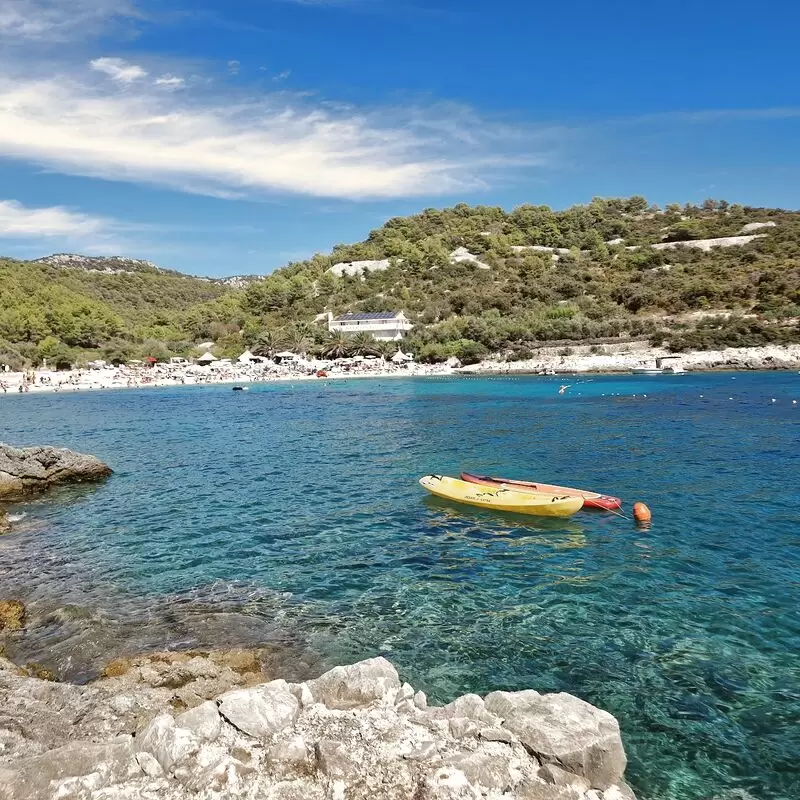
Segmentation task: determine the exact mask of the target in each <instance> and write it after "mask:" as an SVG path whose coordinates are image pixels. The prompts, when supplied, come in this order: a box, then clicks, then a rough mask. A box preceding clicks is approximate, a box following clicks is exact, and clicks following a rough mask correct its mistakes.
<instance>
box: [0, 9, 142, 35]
mask: <svg viewBox="0 0 800 800" xmlns="http://www.w3.org/2000/svg"><path fill="white" fill-rule="evenodd" d="M138 16H139V14H138V12H137V11H136V9H135V8H134V6H133V5H132V4H131V3H130V2H128V0H0V40H3V41H6V42H7V43H8V44H13V43H22V42H30V41H39V42H64V41H69V40H71V39H73V38H76V37H77V38H81V39H85V38H87V37H89V36H92V35H95V34H97V33H99V32H100V31H101V30H103V29H105V28H106V27H108V26H109V25H110V24H113V23H114V22H115V21H117V20H120V19H123V18H135V17H138Z"/></svg>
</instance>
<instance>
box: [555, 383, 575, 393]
mask: <svg viewBox="0 0 800 800" xmlns="http://www.w3.org/2000/svg"><path fill="white" fill-rule="evenodd" d="M570 386H572V384H571V383H565V384H564V385H563V386H561V387H560V388H559V390H558V393H559V394H564V392H566V391H567V389H569V387H570Z"/></svg>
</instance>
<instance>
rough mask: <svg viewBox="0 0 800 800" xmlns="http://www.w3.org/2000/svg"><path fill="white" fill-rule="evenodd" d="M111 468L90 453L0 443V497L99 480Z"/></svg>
mask: <svg viewBox="0 0 800 800" xmlns="http://www.w3.org/2000/svg"><path fill="white" fill-rule="evenodd" d="M111 472H112V470H111V467H109V466H108V465H107V464H104V463H103V462H102V461H100V460H99V459H98V458H95V457H94V456H89V455H84V454H83V453H74V452H72V450H67V449H65V448H58V447H25V448H18V447H11V446H10V445H7V444H2V443H0V500H3V501H13V500H19V499H22V498H24V497H25V496H26V495H29V494H33V493H35V492H41V491H44V490H46V489H49V488H50V487H51V486H57V485H59V484H64V483H83V482H91V481H100V480H103V479H104V478H107V477H108V476H109V475H111Z"/></svg>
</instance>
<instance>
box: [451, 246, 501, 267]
mask: <svg viewBox="0 0 800 800" xmlns="http://www.w3.org/2000/svg"><path fill="white" fill-rule="evenodd" d="M450 263H451V264H458V263H468V264H472V265H474V266H475V267H477V268H478V269H491V267H490V266H489V265H488V264H485V263H484V262H483V261H481V260H480V259H479V258H478V256H476V255H474V254H473V253H470V251H469V250H467V248H466V247H457V248H456V249H455V250H453V252H452V253H450Z"/></svg>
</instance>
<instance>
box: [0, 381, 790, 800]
mask: <svg viewBox="0 0 800 800" xmlns="http://www.w3.org/2000/svg"><path fill="white" fill-rule="evenodd" d="M735 377H736V382H735V384H734V385H735V386H736V393H735V395H734V394H733V393H732V392H731V390H730V387H731V383H730V380H731V376H729V375H723V374H718V375H687V376H681V377H679V378H676V379H674V380H673V379H670V378H666V379H663V378H653V379H650V378H630V377H627V378H626V377H619V378H603V379H599V378H598V379H594V380H593V381H592V382H590V383H589V382H587V383H586V384H583V385H582V386H581V396H580V397H569V396H558V394H557V389H558V382H557V381H553V380H550V379H546V378H538V379H537V378H531V379H519V378H517V379H497V378H495V379H491V380H486V379H468V380H437V381H428V382H425V381H396V382H391V383H390V382H383V383H382V384H381V383H374V382H362V383H356V382H347V383H342V384H332V385H331V386H324V385H320V384H313V385H302V386H300V385H298V386H296V387H291V386H265V387H254V388H253V390H252V391H251V392H248V393H247V394H246V395H244V394H243V395H242V396H236V395H235V394H233V393H231V392H230V391H224V390H221V389H215V388H209V389H175V390H164V391H148V392H125V393H113V394H111V393H97V394H94V393H93V394H91V395H83V396H76V395H70V396H67V395H57V396H50V397H47V396H36V397H25V398H19V399H18V398H10V399H8V400H7V401H4V402H2V403H1V404H0V413H2V414H3V417H2V419H3V424H4V430H3V434H2V435H3V438H4V439H6V440H10V441H15V442H19V443H20V444H24V443H34V442H37V441H42V440H47V441H50V442H53V443H55V444H63V445H65V446H72V447H74V448H77V449H82V450H86V451H89V452H94V453H96V454H97V455H99V456H100V457H102V458H105V459H106V460H107V461H109V462H110V463H111V464H112V466H114V467H116V468H117V472H116V474H115V475H114V477H113V478H112V479H111V480H110V481H109V482H108V483H107V484H104V485H101V486H99V487H96V488H89V487H78V488H77V489H70V490H64V491H62V492H60V493H59V494H58V496H57V499H55V500H51V499H40V500H37V501H35V502H32V503H30V504H26V505H25V506H24V507H22V508H19V509H15V512H24V513H26V514H27V516H26V517H25V519H23V520H22V521H21V522H20V523H18V532H17V533H15V534H13V535H12V536H10V537H9V536H6V537H0V574H2V576H3V590H2V591H3V594H9V595H18V596H20V597H21V598H22V599H24V600H25V601H26V602H27V603H28V604H29V607H30V608H31V620H32V626H31V630H30V632H29V633H27V634H24V635H21V636H16V637H15V638H14V640H13V641H12V647H13V648H16V650H15V652H18V653H20V654H22V655H23V656H24V657H25V658H31V659H32V660H37V661H40V662H44V663H50V664H52V665H55V666H56V667H58V668H59V669H60V670H61V671H62V672H64V673H68V674H70V675H73V676H75V677H77V678H79V679H83V678H85V677H87V676H89V675H90V674H91V673H92V670H94V669H96V666H97V664H98V663H101V662H104V661H107V660H108V659H109V658H110V657H113V656H114V655H117V654H119V653H131V652H137V651H140V650H146V649H162V648H164V647H203V646H215V645H216V646H225V645H228V644H258V643H261V642H274V643H276V645H280V646H281V647H283V648H285V649H284V650H283V651H282V652H284V653H286V658H285V664H284V667H285V671H286V672H287V673H288V674H294V673H292V670H294V671H295V673H297V674H298V675H300V674H303V673H310V672H313V671H315V670H316V671H319V670H320V669H322V668H323V666H325V665H330V664H332V663H334V662H343V661H352V660H354V659H357V658H362V657H366V656H371V655H375V654H376V653H383V654H385V655H387V656H388V657H390V658H391V659H392V660H393V661H394V662H395V663H396V664H397V666H398V668H399V669H400V670H401V671H402V673H403V675H404V677H406V678H408V679H409V680H410V681H411V682H412V683H414V684H415V685H417V686H419V687H420V688H423V689H425V690H426V691H427V692H428V693H429V694H430V695H431V697H432V698H433V699H435V700H439V701H445V700H449V699H452V697H453V696H455V695H456V694H460V693H463V692H465V691H477V692H481V693H483V692H487V691H490V690H492V689H497V688H507V689H519V688H526V687H535V688H537V689H539V690H542V691H562V690H563V691H571V692H574V693H576V694H578V695H579V696H581V697H584V698H586V699H587V700H589V701H591V702H594V703H596V704H597V705H599V706H601V707H603V708H606V709H608V710H609V711H611V712H612V713H614V714H615V715H616V716H617V717H618V718H619V719H620V722H621V725H622V729H623V732H624V738H625V743H626V747H627V749H628V753H629V756H630V767H629V775H630V778H631V781H632V783H633V784H634V786H635V787H636V788H637V790H638V792H639V795H640V797H642V798H643V800H706V798H709V797H713V796H715V795H719V796H720V797H724V796H725V793H726V792H728V791H733V790H745V791H747V792H749V793H750V795H752V796H753V797H755V798H758V799H759V800H789V799H790V798H791V799H792V800H796V798H797V797H800V780H799V779H798V772H797V753H799V752H800V724H798V717H799V716H800V673H799V672H798V659H797V653H798V652H800V620H798V616H797V605H798V599H799V598H798V591H797V590H798V586H799V585H800V562H799V561H798V557H797V554H798V552H800V538H798V537H800V525H798V512H797V508H798V507H800V495H799V494H798V486H800V481H797V480H789V478H790V476H794V475H798V474H800V441H799V439H800V437H799V436H798V430H799V429H800V425H799V424H798V423H800V417H798V414H800V412H798V411H797V410H796V408H795V410H794V411H793V410H792V406H791V405H790V400H787V402H786V403H783V401H782V400H781V401H780V402H778V403H775V404H772V403H771V402H770V399H771V398H772V397H776V398H779V399H780V398H787V399H788V398H791V397H792V393H793V392H794V393H796V394H795V396H798V395H800V391H798V378H797V376H792V375H780V374H752V375H751V374H748V375H744V374H743V375H737V376H735ZM634 394H635V395H636V397H634V396H633V395H634ZM643 394H647V398H644V397H643V396H642V395H643ZM611 395H619V397H617V396H614V397H611ZM700 395H702V396H703V397H702V398H701V397H700ZM731 396H734V397H735V400H734V401H729V400H728V397H731ZM622 397H624V402H620V398H622ZM456 421H457V422H456ZM463 467H473V468H481V470H485V471H486V472H496V473H499V474H507V475H509V476H512V477H520V478H531V479H540V480H541V479H546V480H549V481H552V482H555V483H560V484H566V485H577V486H584V487H587V488H591V489H595V490H597V491H601V492H606V493H611V494H614V495H619V496H622V497H623V498H625V499H626V501H627V505H628V507H629V506H630V503H631V502H632V501H634V500H643V501H645V502H647V504H648V505H649V506H650V508H651V509H652V510H653V517H654V518H653V525H652V527H651V528H650V529H649V530H638V529H637V528H636V527H635V526H634V525H633V523H632V522H631V521H630V520H623V519H620V518H618V517H615V516H613V515H608V514H594V513H591V514H590V513H584V514H580V515H578V516H576V517H574V518H571V519H567V520H560V519H541V520H540V519H536V518H532V517H527V516H518V515H512V514H493V513H490V512H488V511H484V510H482V509H477V508H471V507H468V506H464V507H462V506H456V505H452V504H448V503H447V502H446V501H443V500H440V499H435V498H431V497H429V496H427V495H425V494H424V492H423V490H422V489H421V488H420V487H419V486H418V485H417V479H418V478H419V476H420V475H423V474H427V473H431V472H437V473H444V474H451V475H456V474H458V472H459V471H460V470H461V468H463ZM106 656H108V658H107V657H106Z"/></svg>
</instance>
